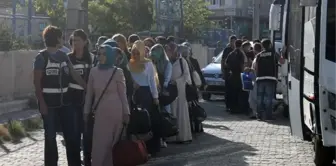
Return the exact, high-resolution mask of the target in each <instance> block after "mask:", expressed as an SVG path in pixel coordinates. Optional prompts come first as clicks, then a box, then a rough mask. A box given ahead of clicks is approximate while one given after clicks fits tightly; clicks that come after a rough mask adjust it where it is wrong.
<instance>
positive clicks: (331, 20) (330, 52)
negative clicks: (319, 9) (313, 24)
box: [326, 1, 336, 62]
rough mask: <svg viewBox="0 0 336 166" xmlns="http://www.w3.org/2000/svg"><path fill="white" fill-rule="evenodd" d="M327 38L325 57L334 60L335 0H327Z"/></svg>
mask: <svg viewBox="0 0 336 166" xmlns="http://www.w3.org/2000/svg"><path fill="white" fill-rule="evenodd" d="M327 13H328V14H327V31H326V33H327V35H326V36H327V39H326V43H327V45H326V59H327V60H330V61H332V62H336V55H335V49H336V48H335V45H336V43H335V35H336V34H335V28H336V27H335V24H336V22H335V19H336V17H335V15H336V12H335V1H328V9H327Z"/></svg>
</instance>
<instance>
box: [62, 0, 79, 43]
mask: <svg viewBox="0 0 336 166" xmlns="http://www.w3.org/2000/svg"><path fill="white" fill-rule="evenodd" d="M67 2H68V4H67V13H66V32H65V33H66V34H65V36H66V41H68V39H69V37H70V35H71V33H72V32H73V31H74V30H76V29H78V28H81V27H80V20H82V19H80V18H81V17H80V16H81V14H80V10H81V1H80V0H68V1H67Z"/></svg>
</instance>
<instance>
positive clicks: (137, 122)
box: [128, 106, 151, 135]
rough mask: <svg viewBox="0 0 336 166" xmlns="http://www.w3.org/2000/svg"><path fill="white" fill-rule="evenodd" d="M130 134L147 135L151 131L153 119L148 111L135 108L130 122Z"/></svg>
mask: <svg viewBox="0 0 336 166" xmlns="http://www.w3.org/2000/svg"><path fill="white" fill-rule="evenodd" d="M128 130H129V132H130V134H135V135H137V134H146V133H149V132H150V131H151V119H150V115H149V113H148V111H147V110H146V109H144V108H141V107H137V106H133V108H132V110H131V116H130V122H129V124H128Z"/></svg>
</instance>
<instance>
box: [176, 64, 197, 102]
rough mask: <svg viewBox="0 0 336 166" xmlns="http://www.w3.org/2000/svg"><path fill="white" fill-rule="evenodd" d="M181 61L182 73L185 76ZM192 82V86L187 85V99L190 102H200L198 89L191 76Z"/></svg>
mask: <svg viewBox="0 0 336 166" xmlns="http://www.w3.org/2000/svg"><path fill="white" fill-rule="evenodd" d="M179 61H180V67H181V73H182V75H183V73H184V68H183V63H182V58H181V59H180V60H179ZM191 81H192V85H189V84H186V98H187V101H188V102H189V101H194V100H198V89H197V87H196V85H195V83H194V81H193V78H192V76H191Z"/></svg>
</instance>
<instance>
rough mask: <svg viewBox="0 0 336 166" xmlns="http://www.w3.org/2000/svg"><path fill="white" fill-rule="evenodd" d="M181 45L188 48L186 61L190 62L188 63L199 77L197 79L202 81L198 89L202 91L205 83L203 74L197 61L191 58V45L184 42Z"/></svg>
mask: <svg viewBox="0 0 336 166" xmlns="http://www.w3.org/2000/svg"><path fill="white" fill-rule="evenodd" d="M182 45H183V46H186V47H188V48H189V54H188V55H187V57H186V59H187V60H189V61H190V63H191V65H192V66H193V68H194V70H195V71H196V72H197V74H198V75H199V77H200V79H201V81H202V86H201V87H200V89H203V88H204V87H205V86H206V82H205V79H204V76H203V73H202V71H201V67H200V65H199V63H198V60H197V59H196V58H194V57H193V51H192V48H191V44H190V43H188V42H184V43H182Z"/></svg>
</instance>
